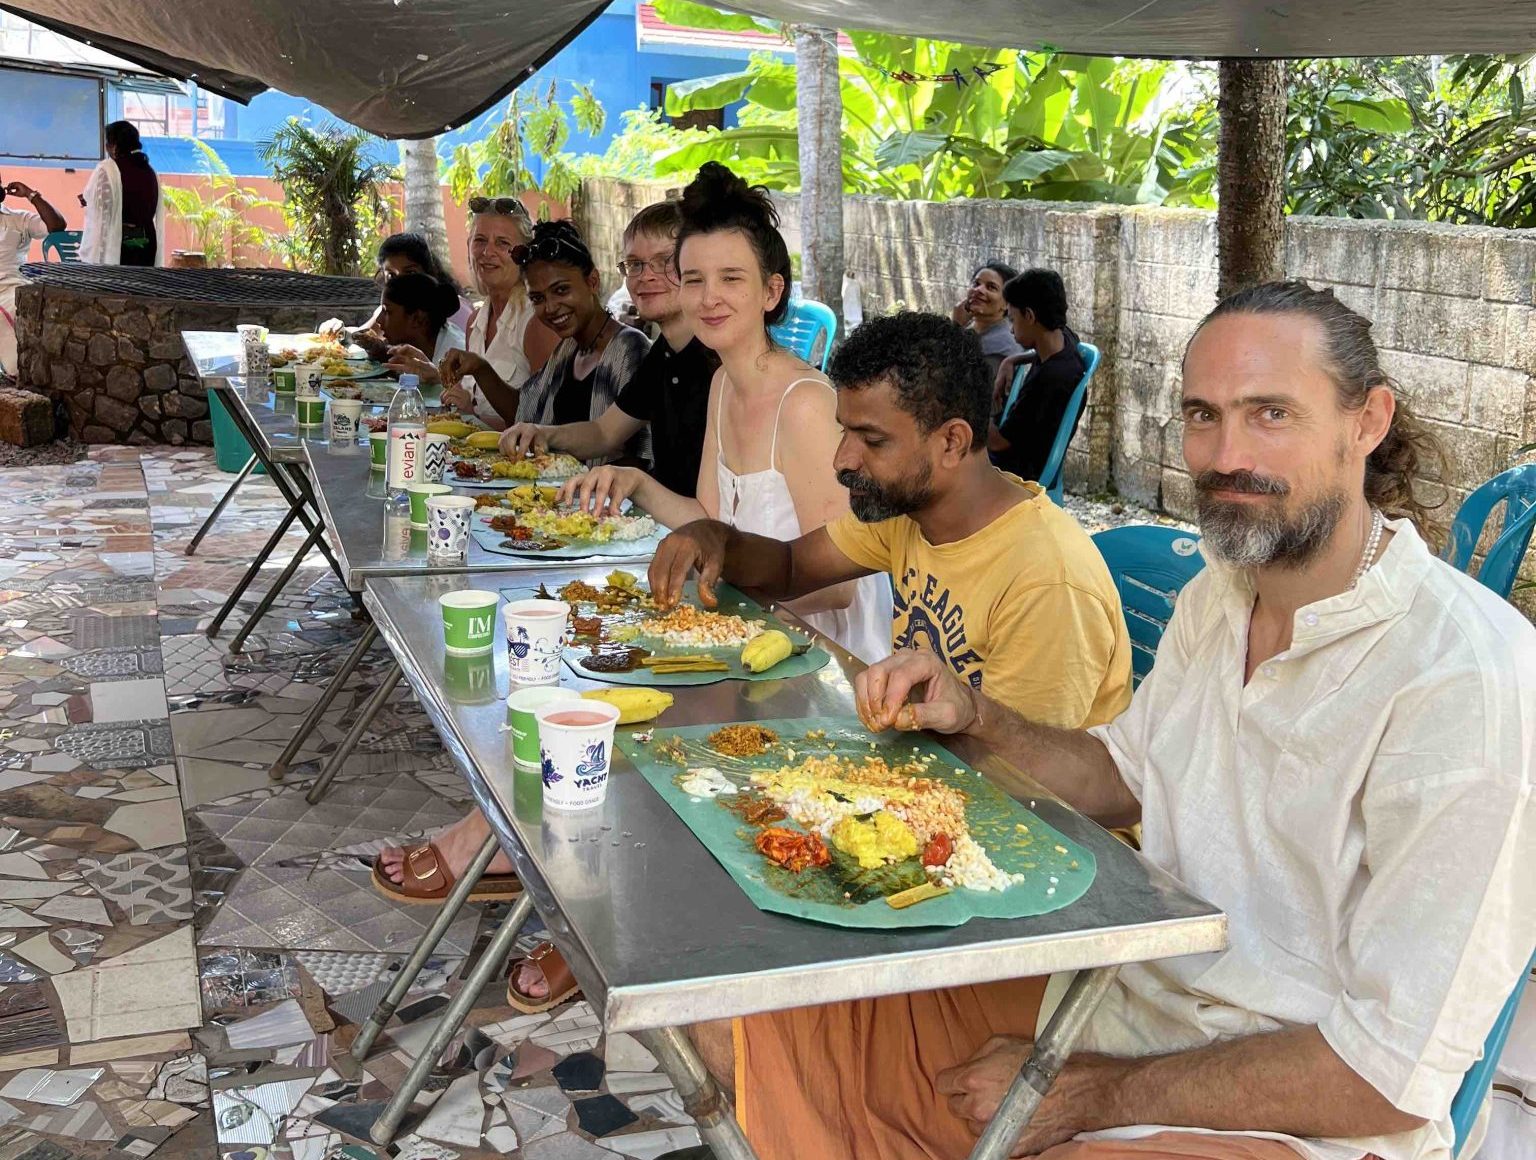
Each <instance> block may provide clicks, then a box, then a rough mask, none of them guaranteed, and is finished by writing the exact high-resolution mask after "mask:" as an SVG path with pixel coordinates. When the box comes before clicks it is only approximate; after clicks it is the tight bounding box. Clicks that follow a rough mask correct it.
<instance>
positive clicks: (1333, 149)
mask: <svg viewBox="0 0 1536 1160" xmlns="http://www.w3.org/2000/svg"><path fill="white" fill-rule="evenodd" d="M1531 59H1532V57H1531V54H1525V55H1522V56H1487V55H1483V56H1462V57H1449V58H1443V59H1442V58H1432V57H1400V58H1399V57H1393V58H1380V59H1370V60H1313V61H1298V62H1294V63H1293V64H1292V66H1291V75H1290V93H1289V101H1288V112H1287V120H1286V136H1287V161H1286V210H1287V212H1289V213H1293V214H1321V215H1326V216H1335V217H1355V218H1420V219H1427V220H1431V221H1447V222H1459V223H1469V224H1487V225H1495V226H1507V227H1530V226H1536V108H1532V107H1530V106H1528V105H1527V103H1526V101H1525V90H1526V84H1527V81H1528V80H1529V79H1530V73H1531ZM1204 87H1205V89H1206V93H1205V97H1204V99H1203V100H1201V101H1199V102H1197V107H1196V109H1195V110H1194V112H1193V113H1192V115H1191V117H1190V125H1191V127H1192V128H1193V130H1194V132H1193V134H1192V135H1191V136H1188V137H1186V138H1184V139H1182V140H1180V141H1178V142H1176V147H1177V148H1179V149H1181V150H1182V151H1183V152H1184V154H1185V157H1186V161H1185V165H1186V171H1185V177H1186V189H1187V190H1189V191H1190V192H1191V193H1193V194H1194V195H1195V196H1196V198H1197V199H1198V198H1201V197H1208V196H1210V194H1211V192H1212V187H1213V184H1214V177H1215V168H1216V107H1215V96H1214V90H1215V82H1214V79H1213V78H1212V77H1211V76H1210V74H1209V71H1208V70H1205V86H1204ZM1197 203H1198V202H1197Z"/></svg>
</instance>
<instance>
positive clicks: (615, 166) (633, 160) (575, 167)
mask: <svg viewBox="0 0 1536 1160" xmlns="http://www.w3.org/2000/svg"><path fill="white" fill-rule="evenodd" d="M619 120H620V122H621V123H622V125H623V129H622V130H620V131H619V132H618V133H616V134H615V135H614V137H613V139H612V140H611V141H609V142H608V148H607V149H605V150H604V151H603V152H602V153H588V154H584V155H581V156H577V155H573V154H570V153H563V154H561V156H560V161H561V162H562V163H563V164H565V165H567V166H569V167H570V169H571V170H572V172H574V173H575V174H576V175H577V177H578V178H585V177H616V178H621V179H623V180H626V181H649V180H651V179H652V178H654V177H655V176H656V173H655V159H656V157H657V156H658V155H659V154H662V153H665V152H667V151H669V150H672V149H676V148H678V147H679V146H680V145H682V144H684V143H686V142H688V141H693V140H699V139H702V138H703V137H704V131H703V130H701V129H674V128H673V127H672V126H671V125H668V124H667V123H666V121H665V120H664V119H663V116H662V112H661V110H660V109H647V108H643V107H642V108H637V109H625V110H624V111H623V112H622V113H620V114H619Z"/></svg>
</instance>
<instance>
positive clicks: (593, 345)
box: [576, 315, 613, 354]
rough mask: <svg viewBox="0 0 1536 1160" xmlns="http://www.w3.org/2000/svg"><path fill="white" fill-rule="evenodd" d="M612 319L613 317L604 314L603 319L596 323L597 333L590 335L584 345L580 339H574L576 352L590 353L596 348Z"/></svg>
mask: <svg viewBox="0 0 1536 1160" xmlns="http://www.w3.org/2000/svg"><path fill="white" fill-rule="evenodd" d="M612 321H613V319H612V318H611V317H609V316H607V315H604V317H603V321H602V322H601V323H599V324H598V327H597V333H596V334H594V335H593V336H592V341H591V342H589V343H587V344H586V345H585V346H583V345H582V344H581V339H579V338H578V339H577V340H576V353H577V354H591V353H592V352H593V351H594V350H596V349H597V344H598V343H599V342H601V341H602V339H603V335H604V334H605V333H607V330H608V324H609V323H610V322H612Z"/></svg>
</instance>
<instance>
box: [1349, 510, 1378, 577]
mask: <svg viewBox="0 0 1536 1160" xmlns="http://www.w3.org/2000/svg"><path fill="white" fill-rule="evenodd" d="M1386 526H1387V520H1386V517H1385V516H1383V515H1382V514H1381V510H1380V509H1379V508H1372V509H1371V531H1370V534H1369V535H1367V536H1366V538H1365V551H1364V552H1363V553H1361V555H1360V566H1359V567H1358V568H1356V569H1355V578H1354V579H1353V580H1351V581H1350V582H1349V586H1350V588H1351V589H1353V588H1355V587H1356V586H1357V585H1358V584H1359V583H1360V579H1361V577H1363V576H1364V575H1365V574H1366V573H1367V572H1368V571H1370V568H1371V565H1372V564H1374V563H1375V562H1376V549H1377V548H1378V547H1380V546H1381V532H1382V529H1383V528H1385V527H1386Z"/></svg>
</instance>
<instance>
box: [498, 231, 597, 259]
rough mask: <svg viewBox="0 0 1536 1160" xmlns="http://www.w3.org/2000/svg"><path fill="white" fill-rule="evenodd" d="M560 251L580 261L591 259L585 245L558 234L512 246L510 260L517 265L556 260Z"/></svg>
mask: <svg viewBox="0 0 1536 1160" xmlns="http://www.w3.org/2000/svg"><path fill="white" fill-rule="evenodd" d="M561 251H564V252H566V253H568V254H572V255H574V256H575V257H577V258H578V259H580V262H581V263H585V264H590V263H591V261H592V255H591V254H590V253H588V252H587V248H586V247H585V246H583V245H581V244H579V243H577V242H574V241H572V240H571V239H570V238H564V237H561V236H560V235H559V234H555V235H553V236H551V237H546V238H538V239H536V240H534V241H532V242H528V243H526V244H524V245H520V246H513V247H512V260H513V261H514V262H516V263H517V264H518V265H519V266H526V265H527V264H528V263H529V262H558V261H559V260H560V254H561Z"/></svg>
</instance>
